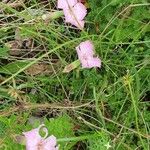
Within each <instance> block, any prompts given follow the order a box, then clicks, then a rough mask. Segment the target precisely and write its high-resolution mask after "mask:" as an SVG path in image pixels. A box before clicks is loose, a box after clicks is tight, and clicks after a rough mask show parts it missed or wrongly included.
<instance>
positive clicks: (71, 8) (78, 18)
mask: <svg viewBox="0 0 150 150" xmlns="http://www.w3.org/2000/svg"><path fill="white" fill-rule="evenodd" d="M57 5H58V8H60V9H63V12H64V15H65V22H67V23H71V24H72V25H74V26H76V27H78V28H79V29H83V28H84V24H85V21H84V20H83V19H84V17H85V16H86V14H87V10H86V7H85V6H84V5H83V4H82V3H78V2H77V0H58V4H57Z"/></svg>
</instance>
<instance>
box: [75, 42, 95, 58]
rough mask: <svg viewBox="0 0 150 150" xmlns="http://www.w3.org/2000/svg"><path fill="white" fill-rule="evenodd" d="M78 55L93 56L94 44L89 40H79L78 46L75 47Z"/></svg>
mask: <svg viewBox="0 0 150 150" xmlns="http://www.w3.org/2000/svg"><path fill="white" fill-rule="evenodd" d="M76 50H77V53H78V56H83V55H85V56H87V57H89V56H91V57H92V56H93V55H94V45H93V43H92V42H91V41H90V40H87V41H85V42H81V43H80V45H79V46H78V47H76Z"/></svg>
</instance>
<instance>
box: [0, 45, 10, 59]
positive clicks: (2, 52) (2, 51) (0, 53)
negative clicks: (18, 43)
mask: <svg viewBox="0 0 150 150" xmlns="http://www.w3.org/2000/svg"><path fill="white" fill-rule="evenodd" d="M8 50H9V49H8V48H7V47H0V57H5V56H8Z"/></svg>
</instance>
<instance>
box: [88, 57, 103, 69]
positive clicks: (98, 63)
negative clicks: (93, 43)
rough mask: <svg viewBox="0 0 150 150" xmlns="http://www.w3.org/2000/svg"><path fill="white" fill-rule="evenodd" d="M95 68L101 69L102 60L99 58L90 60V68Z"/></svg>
mask: <svg viewBox="0 0 150 150" xmlns="http://www.w3.org/2000/svg"><path fill="white" fill-rule="evenodd" d="M93 67H99V68H100V67H101V60H100V59H99V58H98V57H96V58H90V59H88V68H93Z"/></svg>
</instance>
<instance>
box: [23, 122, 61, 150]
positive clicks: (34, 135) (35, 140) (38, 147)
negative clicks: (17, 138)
mask: <svg viewBox="0 0 150 150" xmlns="http://www.w3.org/2000/svg"><path fill="white" fill-rule="evenodd" d="M41 128H43V131H44V132H45V136H44V137H41V135H40V134H39V131H40V129H41ZM23 134H24V135H25V139H26V150H58V147H56V137H55V136H53V135H51V136H49V137H48V138H46V137H47V135H48V131H47V128H45V127H44V125H43V124H42V125H40V126H39V127H38V128H36V129H32V130H31V131H28V132H24V133H23Z"/></svg>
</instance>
